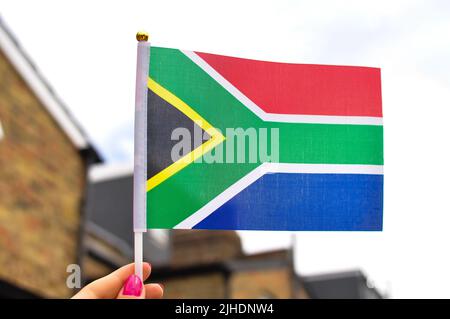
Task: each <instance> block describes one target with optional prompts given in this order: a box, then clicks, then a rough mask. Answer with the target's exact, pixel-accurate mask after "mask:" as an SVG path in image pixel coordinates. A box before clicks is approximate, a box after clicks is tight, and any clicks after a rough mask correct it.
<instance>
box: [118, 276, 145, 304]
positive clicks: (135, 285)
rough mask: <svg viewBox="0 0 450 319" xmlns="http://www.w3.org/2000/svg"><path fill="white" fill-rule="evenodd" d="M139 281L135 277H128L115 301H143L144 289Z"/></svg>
mask: <svg viewBox="0 0 450 319" xmlns="http://www.w3.org/2000/svg"><path fill="white" fill-rule="evenodd" d="M143 287H144V285H143V284H142V281H141V279H140V278H139V277H138V276H136V275H134V274H133V275H130V276H129V277H128V278H127V280H126V281H125V284H124V285H123V287H122V289H120V292H119V294H118V295H117V299H145V289H143Z"/></svg>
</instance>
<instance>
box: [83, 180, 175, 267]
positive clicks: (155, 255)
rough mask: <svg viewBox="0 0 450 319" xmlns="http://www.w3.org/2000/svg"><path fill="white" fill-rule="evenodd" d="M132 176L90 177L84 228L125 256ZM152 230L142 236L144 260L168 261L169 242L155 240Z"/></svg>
mask: <svg viewBox="0 0 450 319" xmlns="http://www.w3.org/2000/svg"><path fill="white" fill-rule="evenodd" d="M132 212H133V175H131V173H130V174H126V175H123V176H118V177H113V178H106V179H101V180H92V178H90V181H89V186H88V196H87V215H86V218H87V221H86V228H87V231H88V232H89V233H91V234H94V235H95V236H96V237H98V238H101V239H102V240H104V241H105V242H106V243H108V244H109V245H111V246H113V247H115V248H116V249H118V250H120V252H121V253H122V254H123V255H124V256H125V257H130V258H131V257H132V256H133V240H134V237H133V213H132ZM155 233H156V232H155V231H149V232H147V233H145V234H144V235H145V236H144V259H147V260H148V261H151V263H152V264H161V263H165V262H167V261H168V258H169V253H170V252H169V247H168V245H169V241H168V240H167V242H164V241H161V240H158V237H155V235H154V234H155Z"/></svg>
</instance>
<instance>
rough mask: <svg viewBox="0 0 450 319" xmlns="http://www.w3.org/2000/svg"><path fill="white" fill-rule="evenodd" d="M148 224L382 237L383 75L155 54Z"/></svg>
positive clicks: (154, 51)
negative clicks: (367, 233) (358, 233)
mask: <svg viewBox="0 0 450 319" xmlns="http://www.w3.org/2000/svg"><path fill="white" fill-rule="evenodd" d="M147 87H148V92H147V100H148V110H147V112H148V118H147V153H148V155H147V161H148V164H147V227H148V228H166V229H171V228H181V229H192V228H194V229H232V230H355V231H363V230H368V231H379V230H382V222H383V213H382V212H383V124H382V109H381V81H380V70H379V69H377V68H367V67H352V66H329V65H307V64H290V63H275V62H263V61H256V60H249V59H241V58H234V57H227V56H221V55H213V54H207V53H201V52H193V51H181V50H176V49H167V48H160V47H151V51H150V68H149V77H148V82H147Z"/></svg>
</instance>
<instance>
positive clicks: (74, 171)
mask: <svg viewBox="0 0 450 319" xmlns="http://www.w3.org/2000/svg"><path fill="white" fill-rule="evenodd" d="M0 121H1V124H2V127H3V130H4V134H5V136H4V138H3V139H2V140H0V280H6V281H8V282H10V283H13V284H16V285H18V286H20V287H22V288H25V289H28V290H30V291H32V292H34V293H36V294H39V295H42V296H46V297H66V296H69V295H70V294H71V292H70V291H69V290H68V289H67V288H66V286H65V280H66V275H67V273H66V266H67V265H68V264H70V263H74V262H75V261H76V250H77V237H78V231H79V222H80V200H81V197H82V196H83V192H84V182H85V181H84V171H85V169H84V167H83V162H82V159H81V157H80V155H79V153H78V151H77V149H76V148H75V147H74V146H73V145H72V143H71V142H70V140H69V139H68V138H67V136H66V135H65V134H64V133H63V131H62V130H61V129H60V128H59V126H58V125H57V124H56V122H55V121H54V120H53V118H52V117H51V116H50V115H49V114H48V113H47V112H46V110H45V108H44V107H43V106H42V105H41V104H40V102H39V100H38V99H37V98H36V97H35V96H34V95H33V94H32V92H31V91H30V89H29V88H28V87H27V85H26V84H25V82H24V81H23V80H22V79H21V78H20V76H19V75H18V74H17V73H16V71H15V70H14V68H13V67H12V65H11V64H10V63H9V62H8V60H7V58H6V57H5V55H4V54H3V53H2V52H1V51H0Z"/></svg>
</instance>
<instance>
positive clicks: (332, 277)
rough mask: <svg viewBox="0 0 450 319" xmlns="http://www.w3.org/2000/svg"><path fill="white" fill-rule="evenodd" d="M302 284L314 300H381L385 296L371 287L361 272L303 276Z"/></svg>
mask: <svg viewBox="0 0 450 319" xmlns="http://www.w3.org/2000/svg"><path fill="white" fill-rule="evenodd" d="M301 279H302V282H303V284H304V286H305V289H306V290H307V292H308V294H309V296H310V297H311V298H313V299H381V298H383V296H382V295H381V294H380V293H379V292H378V291H377V290H376V289H375V288H373V287H369V285H368V283H367V277H366V276H365V275H364V274H363V273H362V272H361V271H359V270H355V271H346V272H338V273H330V274H323V275H316V276H302V278H301Z"/></svg>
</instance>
